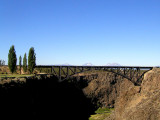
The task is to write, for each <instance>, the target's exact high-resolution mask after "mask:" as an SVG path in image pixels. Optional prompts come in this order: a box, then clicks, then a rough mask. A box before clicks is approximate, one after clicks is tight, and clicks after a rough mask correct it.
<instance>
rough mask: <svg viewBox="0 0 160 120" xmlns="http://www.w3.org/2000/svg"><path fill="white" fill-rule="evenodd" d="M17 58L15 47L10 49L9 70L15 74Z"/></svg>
mask: <svg viewBox="0 0 160 120" xmlns="http://www.w3.org/2000/svg"><path fill="white" fill-rule="evenodd" d="M16 64H17V57H16V51H15V49H14V45H12V46H11V47H10V50H9V53H8V66H9V70H10V71H11V72H12V74H13V72H15V71H16V69H17V66H16Z"/></svg>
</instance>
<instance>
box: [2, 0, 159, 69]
mask: <svg viewBox="0 0 160 120" xmlns="http://www.w3.org/2000/svg"><path fill="white" fill-rule="evenodd" d="M11 45H14V46H15V49H16V54H17V58H19V56H20V55H21V56H22V57H23V56H24V53H25V52H26V53H27V54H28V52H29V48H30V47H34V48H35V52H36V57H37V64H39V65H40V64H46V65H47V64H49V65H50V64H64V63H68V64H73V65H82V64H84V63H88V62H90V63H92V64H94V65H105V64H107V63H119V64H121V65H142V66H156V65H160V0H0V59H4V60H5V61H6V62H7V61H8V52H9V48H10V47H11ZM17 63H18V62H17Z"/></svg>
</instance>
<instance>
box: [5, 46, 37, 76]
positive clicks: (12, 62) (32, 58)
mask: <svg viewBox="0 0 160 120" xmlns="http://www.w3.org/2000/svg"><path fill="white" fill-rule="evenodd" d="M35 66H36V54H35V50H34V47H31V48H30V49H29V54H28V64H27V54H26V53H25V54H24V57H23V65H22V57H21V56H19V70H20V74H21V70H22V68H23V71H24V72H27V71H29V73H30V74H31V73H33V70H34V68H35ZM8 67H9V70H10V72H11V73H12V74H13V73H14V72H16V70H17V56H16V51H15V48H14V45H12V46H11V47H10V49H9V53H8Z"/></svg>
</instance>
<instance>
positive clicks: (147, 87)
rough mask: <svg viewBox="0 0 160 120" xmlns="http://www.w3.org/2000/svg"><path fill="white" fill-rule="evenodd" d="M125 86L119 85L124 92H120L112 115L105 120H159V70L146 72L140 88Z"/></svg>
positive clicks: (130, 84) (131, 84) (131, 85)
mask: <svg viewBox="0 0 160 120" xmlns="http://www.w3.org/2000/svg"><path fill="white" fill-rule="evenodd" d="M125 84H126V85H127V86H128V87H126V86H125ZM125 84H124V82H123V83H121V86H124V87H126V90H125V91H120V94H119V97H117V99H116V101H115V111H114V113H112V114H111V115H110V117H108V118H106V119H105V120H160V97H159V96H160V69H158V68H154V69H153V70H151V71H149V72H147V73H146V74H145V75H144V79H143V81H142V84H141V86H134V85H133V83H129V82H126V83H125Z"/></svg>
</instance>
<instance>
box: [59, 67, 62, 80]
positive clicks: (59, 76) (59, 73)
mask: <svg viewBox="0 0 160 120" xmlns="http://www.w3.org/2000/svg"><path fill="white" fill-rule="evenodd" d="M61 68H62V67H61V66H59V76H58V77H59V81H61Z"/></svg>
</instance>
